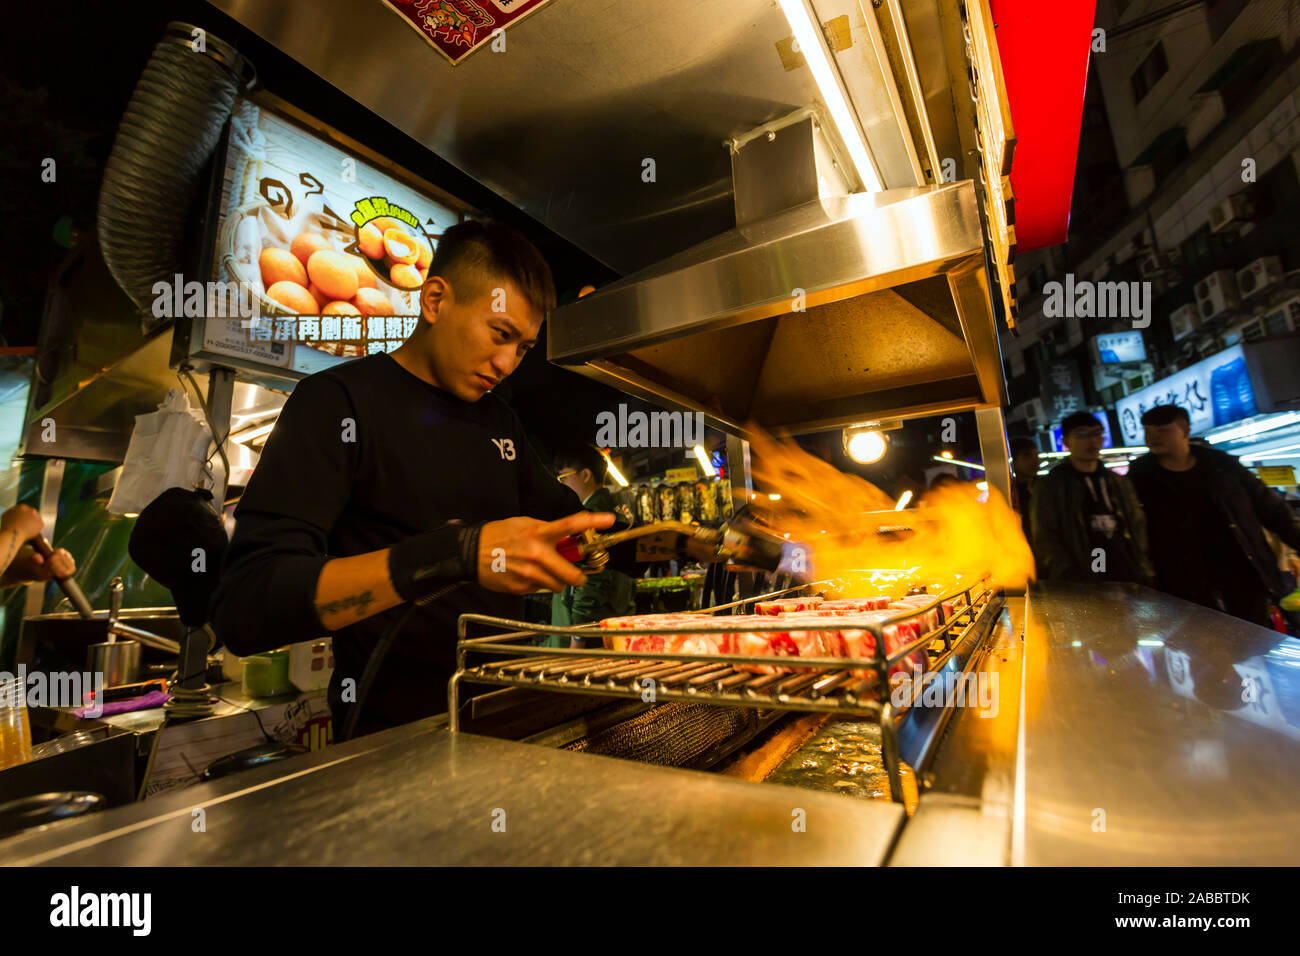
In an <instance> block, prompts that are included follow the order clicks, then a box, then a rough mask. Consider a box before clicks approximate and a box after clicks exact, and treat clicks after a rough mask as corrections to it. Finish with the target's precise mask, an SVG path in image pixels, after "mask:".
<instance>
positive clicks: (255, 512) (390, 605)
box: [213, 221, 614, 736]
mask: <svg viewBox="0 0 1300 956" xmlns="http://www.w3.org/2000/svg"><path fill="white" fill-rule="evenodd" d="M554 304H555V288H554V285H553V282H552V279H551V273H550V269H549V267H548V266H547V264H546V261H545V260H544V259H543V258H542V256H541V254H540V253H539V252H538V251H537V249H536V248H534V247H533V245H532V244H531V243H530V242H528V240H527V239H525V238H524V237H523V236H521V235H519V234H518V233H516V232H514V231H513V230H511V229H508V228H506V227H504V226H501V225H498V224H495V223H489V222H475V221H470V222H464V223H461V224H459V225H456V226H453V227H452V228H451V229H449V230H447V232H446V233H445V234H444V235H443V237H442V239H441V240H440V242H439V244H438V250H437V253H436V255H435V256H434V257H433V261H432V263H431V264H430V266H429V273H428V278H427V279H426V281H425V283H424V286H423V288H422V289H421V292H420V308H421V321H420V323H419V325H418V327H417V329H416V331H415V332H414V333H413V334H412V335H411V337H410V338H409V339H408V340H407V341H406V342H405V343H403V344H402V346H401V347H400V348H398V349H397V350H396V351H394V352H392V353H391V354H385V353H380V354H375V355H369V356H366V357H365V358H361V359H357V360H355V361H352V362H348V363H344V364H342V365H339V366H337V367H335V368H331V369H328V370H326V371H324V372H320V373H317V374H315V375H312V376H309V377H308V378H306V379H304V380H302V381H301V382H299V383H298V385H297V387H296V388H295V389H294V391H293V393H292V395H291V396H290V398H289V400H288V402H287V403H286V404H285V406H284V409H283V411H282V412H281V414H280V418H279V420H278V421H277V423H276V426H275V430H274V431H273V432H272V433H271V436H270V437H269V438H268V440H267V443H266V447H265V449H264V451H263V452H262V456H261V459H260V461H259V462H258V466H257V469H256V471H255V473H254V474H253V476H252V478H251V479H250V481H249V483H248V487H247V489H246V490H245V492H244V495H243V498H242V500H241V501H240V504H239V508H238V509H237V511H236V517H237V519H238V523H237V525H236V528H235V534H234V537H233V539H232V541H231V544H230V548H229V551H228V552H227V555H226V560H225V563H224V568H223V574H222V580H221V584H220V587H219V589H218V592H217V595H216V597H215V598H214V607H213V623H214V626H215V628H216V631H217V633H218V635H219V636H220V637H221V638H222V639H223V640H224V641H225V643H226V646H227V647H229V648H230V649H231V650H232V651H233V652H234V653H236V654H240V655H246V654H251V653H258V652H263V651H267V650H270V649H272V648H275V647H281V646H283V645H285V644H290V643H294V642H297V641H303V640H310V639H311V638H314V637H317V636H319V635H321V634H323V633H326V632H332V633H333V634H334V661H335V670H334V676H333V678H332V680H331V682H330V688H329V702H330V709H331V712H332V714H333V717H334V726H335V730H336V732H338V731H339V730H340V729H341V728H342V727H344V726H346V722H347V715H348V711H349V708H350V706H351V705H352V703H353V702H354V701H355V700H356V693H355V692H356V689H357V686H358V685H359V684H360V682H361V677H362V672H363V670H364V669H365V666H366V662H367V659H368V657H369V655H370V652H371V650H372V649H373V648H374V647H375V645H376V644H377V643H378V642H379V641H380V640H381V638H382V637H383V636H384V635H385V633H386V632H389V631H390V629H391V628H393V627H395V625H396V624H398V623H399V622H400V621H401V620H402V619H403V618H404V615H405V614H406V612H407V610H408V608H407V607H405V606H404V605H407V604H408V602H411V601H415V600H417V599H419V598H422V597H428V596H432V595H435V594H437V595H438V597H437V598H436V600H434V601H433V603H432V604H430V605H429V606H428V607H417V608H416V609H415V611H414V613H413V614H412V615H411V617H410V618H409V619H408V620H407V621H406V624H405V626H404V627H403V628H402V630H401V633H400V634H398V635H397V637H396V639H395V641H394V643H393V646H392V647H391V649H390V651H389V652H388V654H387V656H386V657H385V658H384V663H383V665H382V667H381V668H380V670H379V671H378V673H377V676H376V677H375V679H374V683H373V685H372V688H371V690H370V692H369V694H368V696H367V697H366V698H365V701H364V708H363V711H362V714H361V716H360V719H359V723H358V726H357V729H356V733H355V735H357V736H359V735H361V734H364V733H369V732H372V731H375V730H379V729H382V728H384V727H390V726H395V725H397V724H402V723H406V722H409V721H412V720H416V719H419V718H421V717H426V716H429V715H432V714H436V713H439V712H441V711H444V710H446V706H447V681H448V678H449V677H450V676H451V674H452V673H453V671H454V670H455V641H456V621H457V618H458V617H459V615H460V614H462V613H466V612H475V613H481V614H492V615H497V616H501V617H510V618H514V619H519V618H521V617H522V616H523V614H522V599H521V598H519V597H517V595H523V594H527V593H531V592H536V591H542V590H549V591H562V590H563V589H564V588H565V587H566V586H570V585H572V586H581V585H583V584H585V583H586V576H585V575H584V574H582V573H581V572H580V571H579V570H578V569H577V568H576V567H575V566H574V565H573V564H571V563H569V562H568V561H566V560H565V559H564V558H562V557H560V555H559V553H558V552H557V551H556V542H558V541H559V540H560V539H561V538H563V537H565V536H568V535H572V534H577V533H580V532H582V531H584V530H586V529H588V528H590V529H596V530H601V529H605V528H608V527H609V525H610V524H611V523H612V522H613V520H614V515H612V514H608V513H599V514H598V513H591V512H583V511H577V508H576V507H575V506H576V505H577V501H576V500H575V499H574V496H573V493H572V492H571V491H569V490H568V489H567V488H565V487H563V486H562V485H560V484H559V483H557V482H556V481H555V479H554V478H553V477H552V476H551V475H550V474H548V473H547V471H546V470H545V468H544V467H543V465H542V463H541V461H540V460H539V459H538V457H537V455H536V453H535V452H534V451H533V449H532V447H531V446H530V445H529V443H528V440H527V439H526V438H525V436H524V432H523V428H522V426H521V425H520V422H519V419H518V417H517V416H516V415H515V414H514V412H513V411H512V410H511V409H510V408H509V407H508V406H507V405H505V404H504V403H503V402H502V401H500V400H499V399H497V398H496V397H495V396H491V395H489V394H488V393H489V392H490V391H491V390H492V389H493V388H495V387H496V386H497V385H498V384H500V382H501V380H502V379H504V378H505V377H506V376H507V375H509V374H510V373H511V372H513V371H514V370H515V368H516V367H517V366H518V365H519V362H520V360H522V358H523V357H524V354H525V353H526V352H527V351H528V350H529V349H531V348H532V347H533V345H534V343H535V342H536V340H537V334H538V331H539V329H540V326H541V323H542V319H543V318H544V316H545V314H546V313H547V312H548V311H549V310H550V309H551V308H553V307H554ZM575 511H577V513H576V514H575V513H573V512H575ZM440 592H445V593H440Z"/></svg>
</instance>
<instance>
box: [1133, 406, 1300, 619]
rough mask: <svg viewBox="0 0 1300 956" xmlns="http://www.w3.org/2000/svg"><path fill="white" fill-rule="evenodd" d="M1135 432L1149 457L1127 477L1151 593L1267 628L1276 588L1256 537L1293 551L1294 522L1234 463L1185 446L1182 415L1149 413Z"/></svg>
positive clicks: (1297, 535)
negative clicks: (1141, 509)
mask: <svg viewBox="0 0 1300 956" xmlns="http://www.w3.org/2000/svg"><path fill="white" fill-rule="evenodd" d="M1142 424H1143V426H1144V427H1145V429H1146V443H1147V447H1148V448H1149V449H1151V451H1150V453H1149V454H1146V455H1143V456H1142V457H1141V458H1139V459H1138V460H1137V461H1135V462H1133V466H1132V467H1131V468H1130V469H1129V475H1130V476H1131V477H1132V479H1133V483H1134V485H1135V486H1136V487H1137V491H1138V495H1139V497H1141V499H1142V503H1143V505H1144V506H1145V507H1146V512H1147V518H1148V521H1149V523H1150V533H1151V558H1152V561H1153V562H1154V564H1155V567H1156V573H1157V575H1158V587H1159V588H1160V589H1161V590H1162V591H1167V592H1169V593H1170V594H1174V595H1177V596H1178V597H1181V598H1186V599H1187V600H1189V601H1195V602H1196V603H1198V604H1204V605H1205V606H1207V607H1212V608H1216V609H1218V610H1222V611H1226V612H1227V613H1229V614H1232V615H1234V616H1236V617H1239V618H1242V619H1243V620H1246V621H1252V622H1254V623H1256V624H1259V625H1260V626H1262V627H1269V626H1271V625H1270V620H1269V605H1270V604H1271V603H1272V602H1274V601H1276V600H1277V599H1278V598H1279V597H1280V596H1281V595H1282V592H1283V588H1282V579H1281V576H1280V575H1279V573H1278V569H1277V562H1276V560H1274V558H1273V552H1272V551H1271V550H1270V548H1269V546H1268V542H1267V541H1266V540H1265V538H1264V530H1263V529H1264V528H1268V529H1269V530H1270V531H1272V532H1273V533H1274V534H1276V535H1277V536H1278V537H1279V538H1281V539H1282V540H1283V541H1285V542H1286V543H1287V544H1289V545H1290V546H1291V547H1293V548H1300V520H1297V518H1296V516H1295V515H1294V514H1292V513H1291V509H1290V508H1288V507H1287V504H1286V502H1285V501H1284V500H1283V499H1282V497H1281V496H1280V495H1278V494H1275V493H1274V492H1273V491H1271V490H1269V488H1268V487H1267V486H1266V485H1265V484H1264V483H1263V482H1262V481H1260V480H1259V478H1257V477H1256V476H1255V475H1254V474H1252V473H1251V472H1250V471H1249V470H1248V469H1246V468H1245V467H1244V466H1242V465H1241V464H1240V463H1239V462H1238V461H1237V459H1235V458H1233V457H1232V456H1231V455H1228V454H1226V453H1224V452H1221V451H1218V450H1217V449H1214V448H1208V447H1205V446H1202V445H1193V444H1192V443H1191V441H1190V439H1189V435H1190V431H1191V429H1190V423H1189V420H1188V417H1187V411H1186V410H1185V409H1182V408H1179V407H1178V406H1177V405H1157V406H1156V407H1155V408H1153V409H1151V410H1150V411H1148V412H1147V413H1146V414H1145V415H1143V416H1142Z"/></svg>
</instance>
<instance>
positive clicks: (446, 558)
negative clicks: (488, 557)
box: [388, 524, 483, 601]
mask: <svg viewBox="0 0 1300 956" xmlns="http://www.w3.org/2000/svg"><path fill="white" fill-rule="evenodd" d="M482 527H483V526H482V525H481V524H473V525H463V524H447V525H444V526H443V527H441V528H436V529H434V530H433V531H426V532H425V533H424V534H417V535H412V536H411V537H409V538H407V539H406V540H405V541H399V542H398V543H397V544H395V545H393V546H392V547H391V548H389V549H388V576H389V577H390V578H391V579H392V582H393V589H394V590H395V591H397V593H398V594H399V595H401V597H402V600H404V601H414V600H417V599H419V598H422V597H424V596H425V595H426V594H431V593H432V592H434V591H436V590H437V589H438V588H440V587H443V586H445V585H447V584H451V583H453V582H456V581H477V580H478V537H479V531H480V529H481V528H482Z"/></svg>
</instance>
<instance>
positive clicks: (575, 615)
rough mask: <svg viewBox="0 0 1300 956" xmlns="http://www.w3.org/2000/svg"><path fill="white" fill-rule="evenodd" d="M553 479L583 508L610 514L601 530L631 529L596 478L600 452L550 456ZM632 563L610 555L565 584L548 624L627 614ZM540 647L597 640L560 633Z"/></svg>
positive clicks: (602, 469)
mask: <svg viewBox="0 0 1300 956" xmlns="http://www.w3.org/2000/svg"><path fill="white" fill-rule="evenodd" d="M555 469H556V476H555V477H556V479H557V480H558V481H559V482H560V483H561V484H563V485H565V486H566V487H567V488H569V490H570V491H572V492H573V493H574V494H576V495H577V496H578V501H579V502H581V503H582V507H584V508H586V509H587V510H588V511H601V512H604V511H612V512H614V514H615V515H616V517H615V519H614V525H613V526H612V527H611V528H609V529H608V530H607V531H605V532H604V533H605V534H613V533H614V532H615V531H622V530H624V529H625V528H628V527H631V525H632V516H631V514H629V513H627V512H626V508H624V509H620V508H619V506H618V503H617V502H616V501H615V500H614V496H613V495H612V494H610V492H609V490H608V489H607V488H605V486H604V484H603V483H602V481H601V479H602V478H603V477H604V476H605V472H606V466H605V459H604V458H603V457H602V456H601V454H600V452H598V451H596V450H595V449H594V448H591V447H588V446H585V445H584V446H582V447H581V448H576V449H574V450H572V451H569V452H564V453H561V454H560V455H557V456H556V459H555ZM635 574H636V569H635V566H631V567H629V566H628V564H627V563H626V562H625V561H624V562H620V560H619V559H617V558H615V557H614V556H613V555H611V556H610V563H609V565H608V566H606V568H605V570H603V571H601V572H599V573H598V574H589V575H587V583H586V584H584V585H582V586H581V587H576V588H575V587H573V586H572V585H569V586H568V587H566V588H565V589H564V590H563V591H560V592H557V593H556V594H554V595H552V598H551V624H553V625H554V626H556V627H568V626H570V625H573V624H591V623H594V622H596V621H599V620H601V619H602V618H606V617H618V616H619V615H621V614H631V613H632V606H633V603H634V592H635V588H636V583H635V581H634V577H635ZM541 643H542V645H543V646H547V647H559V646H572V647H582V646H584V645H585V646H595V645H598V644H599V643H600V638H598V637H595V638H576V637H575V638H573V640H572V642H571V643H570V642H569V641H566V640H565V639H564V638H563V637H562V636H561V635H548V636H547V637H544V638H543V639H542V641H541Z"/></svg>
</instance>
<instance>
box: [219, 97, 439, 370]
mask: <svg viewBox="0 0 1300 956" xmlns="http://www.w3.org/2000/svg"><path fill="white" fill-rule="evenodd" d="M459 219H460V213H459V212H458V211H457V210H455V209H453V208H451V207H450V206H448V205H446V204H443V203H440V202H437V201H435V200H433V199H431V198H429V197H428V196H426V195H424V194H423V193H421V192H420V191H418V190H417V189H415V188H413V187H412V186H411V185H409V184H408V183H407V182H405V181H403V180H401V179H399V178H397V177H396V176H394V175H392V174H390V173H388V172H385V171H383V170H381V169H379V168H377V167H376V166H375V165H373V164H371V163H368V162H366V161H364V160H363V159H361V158H359V157H358V156H356V155H354V154H352V153H351V152H348V151H347V150H345V149H343V148H341V147H339V146H337V145H335V144H334V143H332V142H330V141H329V140H327V139H326V138H324V136H323V135H320V134H317V133H314V132H312V131H310V130H308V129H306V128H304V127H303V126H300V125H298V124H297V123H295V122H292V121H291V120H289V119H288V118H287V117H285V116H282V115H280V114H279V113H277V112H275V111H273V110H271V109H268V108H266V107H264V106H261V105H259V104H258V103H257V102H254V101H252V100H248V99H241V100H240V101H239V102H238V103H237V104H236V107H235V111H234V115H233V116H232V118H231V125H230V134H229V145H228V148H227V151H226V156H225V168H224V182H223V186H222V193H221V198H220V203H219V208H218V227H217V234H216V245H215V249H214V252H213V262H212V275H213V278H214V280H215V283H216V284H218V285H219V286H221V287H222V288H238V289H240V290H241V294H243V295H245V296H246V298H247V299H248V300H249V301H251V303H252V306H253V307H252V308H251V309H248V310H244V309H241V310H240V311H239V312H238V313H236V312H234V311H233V310H227V311H225V312H221V313H218V312H217V311H215V310H211V309H210V310H209V312H208V314H207V315H206V316H205V320H204V322H203V333H202V339H201V342H202V348H203V349H205V350H206V351H208V352H210V353H216V354H217V355H229V356H233V357H238V358H241V359H243V360H244V361H245V362H251V363H253V364H254V365H257V366H269V367H272V368H276V369H283V370H287V371H292V372H298V373H304V374H310V373H311V372H315V371H318V370H320V369H322V368H326V367H328V366H330V365H333V364H337V363H338V362H340V361H344V360H346V359H349V358H355V357H358V356H361V355H367V354H371V353H375V352H384V351H389V352H391V351H392V350H393V349H395V348H397V346H399V345H400V344H401V343H402V342H403V341H404V340H405V339H406V337H407V336H409V335H410V334H411V332H412V331H413V330H414V329H415V327H416V323H417V322H418V316H419V312H420V308H419V292H420V287H421V285H422V283H423V281H424V279H425V277H426V276H427V275H428V269H429V264H430V262H431V261H432V258H433V253H434V251H435V250H436V249H437V244H438V239H439V237H440V236H441V235H442V233H443V232H444V231H445V230H446V229H447V228H449V227H450V226H452V225H454V224H455V223H456V222H458V221H459ZM250 312H251V313H253V314H252V315H250V314H249V313H250Z"/></svg>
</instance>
